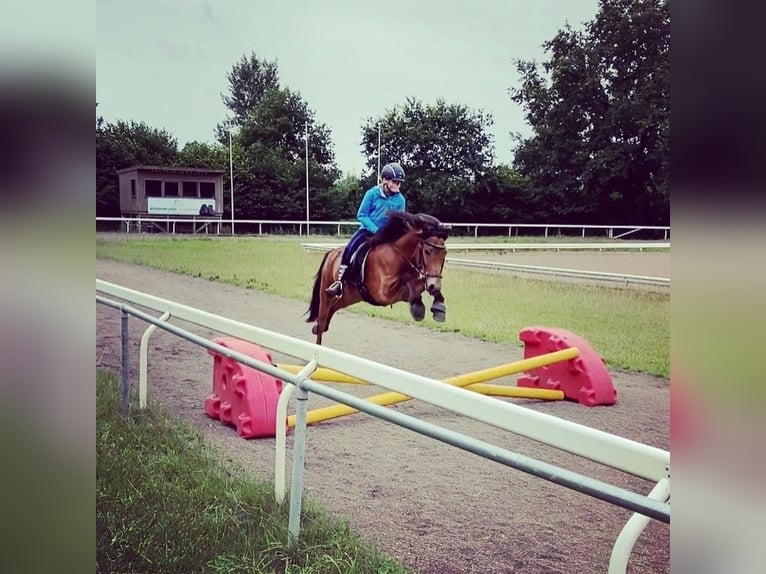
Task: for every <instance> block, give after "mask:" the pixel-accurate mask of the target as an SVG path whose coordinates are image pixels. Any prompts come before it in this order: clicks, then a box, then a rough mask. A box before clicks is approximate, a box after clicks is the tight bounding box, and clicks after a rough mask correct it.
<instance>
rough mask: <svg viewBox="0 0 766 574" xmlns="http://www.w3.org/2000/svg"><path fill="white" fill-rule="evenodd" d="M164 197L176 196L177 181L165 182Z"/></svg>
mask: <svg viewBox="0 0 766 574" xmlns="http://www.w3.org/2000/svg"><path fill="white" fill-rule="evenodd" d="M165 197H178V182H177V181H166V182H165Z"/></svg>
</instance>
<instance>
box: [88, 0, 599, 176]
mask: <svg viewBox="0 0 766 574" xmlns="http://www.w3.org/2000/svg"><path fill="white" fill-rule="evenodd" d="M597 12H598V0H570V1H567V0H453V1H449V0H444V1H439V0H389V1H387V2H370V1H367V0H314V1H311V0H218V1H212V0H211V1H182V0H133V1H127V0H97V20H96V22H97V25H96V46H97V48H96V100H97V102H98V104H99V105H98V111H97V113H98V115H101V116H103V117H104V119H105V120H106V121H107V122H115V121H117V120H134V121H138V122H145V123H146V124H147V125H149V126H151V127H153V128H158V129H165V130H167V131H168V132H169V133H171V134H172V135H173V136H174V137H175V138H176V139H177V140H178V144H179V147H183V145H184V144H186V143H187V142H190V141H201V142H210V143H212V142H213V141H214V134H215V126H216V125H217V124H218V123H220V122H222V121H223V120H224V119H225V118H227V117H228V116H229V112H228V110H227V108H226V107H225V106H224V104H223V101H222V99H221V94H224V93H228V92H229V82H228V80H227V78H226V76H227V74H228V73H229V72H230V71H231V69H232V66H233V65H234V64H235V63H237V62H238V61H239V60H240V59H241V58H242V56H247V57H249V56H250V54H251V53H255V55H256V57H257V58H258V59H259V60H262V61H276V63H277V67H278V70H279V76H280V83H281V85H282V87H287V88H290V89H291V90H294V91H297V92H299V93H300V95H301V96H302V98H303V99H304V101H305V102H306V103H307V104H308V107H309V108H310V109H311V110H313V111H314V112H315V118H316V120H317V121H318V122H320V123H323V124H325V125H326V126H327V127H328V128H329V129H330V131H331V133H332V141H333V148H334V151H335V157H336V161H337V163H338V167H339V168H340V169H341V170H342V172H343V173H344V174H354V175H358V174H359V173H360V172H361V170H362V169H363V168H364V156H363V155H362V152H361V144H360V142H361V129H362V124H363V123H364V122H365V120H366V119H367V118H376V117H380V116H382V115H383V114H385V113H386V112H387V111H389V110H391V109H393V108H394V107H395V106H397V105H403V104H404V103H405V102H406V101H407V98H410V97H412V98H416V99H418V100H421V101H422V102H424V103H426V104H432V103H435V102H436V101H437V100H438V99H443V100H444V101H445V102H446V103H447V104H463V105H466V106H467V107H468V108H469V109H470V110H472V111H474V112H479V111H482V112H485V113H488V114H491V115H492V117H493V119H494V125H493V126H492V128H491V129H490V132H491V134H492V135H493V137H494V143H495V158H496V161H497V162H499V163H510V162H511V160H512V159H513V154H512V149H513V140H512V137H511V135H510V134H511V132H519V133H521V134H522V135H524V136H528V135H530V134H531V129H530V127H529V126H528V124H527V123H526V120H525V118H524V110H523V109H522V107H521V106H519V105H518V104H516V103H515V102H513V101H512V100H511V99H510V95H509V88H512V87H518V86H519V80H520V78H519V75H518V73H517V71H516V66H515V61H516V60H517V59H522V60H536V61H537V62H540V63H542V62H544V61H546V60H548V59H549V54H547V53H546V52H545V51H544V49H543V47H542V44H543V43H544V42H545V41H547V40H550V39H552V38H553V37H554V36H555V34H556V33H557V32H558V31H559V30H560V29H562V28H563V27H564V26H565V25H566V24H567V23H568V24H569V25H570V26H572V27H573V28H574V29H583V27H584V24H585V23H586V22H589V21H591V20H593V18H594V17H595V15H596V13H597ZM404 167H405V169H406V166H404Z"/></svg>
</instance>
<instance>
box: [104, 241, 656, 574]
mask: <svg viewBox="0 0 766 574" xmlns="http://www.w3.org/2000/svg"><path fill="white" fill-rule="evenodd" d="M647 256H649V258H650V259H652V260H653V263H644V262H645V260H646V258H647ZM460 257H463V255H462V254H461V255H460ZM507 257H508V258H507V259H505V260H507V261H513V262H519V263H526V262H530V261H533V262H530V263H528V264H535V265H549V266H556V267H568V268H575V265H578V261H579V262H580V263H579V265H580V267H579V268H581V269H593V270H600V271H613V272H623V273H632V274H642V275H652V276H658V277H662V276H669V271H670V255H669V253H664V254H656V253H643V254H632V253H619V254H617V253H600V254H583V253H578V254H573V253H557V254H554V253H549V254H547V255H545V254H540V253H535V254H519V253H515V254H509V255H508V256H507ZM593 257H596V260H595V261H594V260H593ZM476 258H482V259H483V258H485V256H484V255H482V256H481V257H478V256H477V257H476ZM639 261H641V262H642V263H638V262H639ZM642 265H646V267H642ZM96 277H97V278H99V279H103V280H106V281H110V282H114V283H117V284H120V285H123V286H126V287H131V288H133V289H137V290H140V291H144V292H148V293H152V294H154V295H157V296H160V297H165V298H168V299H172V300H175V301H178V302H181V303H184V304H187V305H191V306H194V307H197V308H200V309H204V310H207V311H210V312H213V313H216V314H220V315H223V316H226V317H230V318H234V319H237V320H240V321H244V322H247V323H251V324H253V325H256V326H258V327H262V328H265V329H270V330H273V331H278V332H280V333H284V334H287V335H291V336H294V337H297V338H299V339H302V340H306V341H313V337H312V335H311V333H310V325H308V324H307V323H305V322H304V320H303V317H302V314H303V313H304V311H305V310H306V306H307V304H306V303H302V302H300V301H293V300H288V299H284V298H280V297H276V296H272V295H267V294H262V293H258V292H255V291H251V290H246V289H242V288H237V287H233V286H227V285H221V284H217V283H213V282H210V281H207V280H203V279H194V278H190V277H185V276H179V275H174V274H170V273H166V272H162V271H156V270H151V269H146V268H142V267H137V266H134V265H129V264H122V263H115V262H107V261H97V264H96ZM429 320H430V318H427V319H426V321H429ZM130 323H131V329H130V331H131V364H132V368H131V375H132V376H131V379H132V381H133V383H134V384H137V375H136V373H137V370H138V342H139V338H140V334H141V333H142V332H143V330H144V329H145V327H146V325H145V324H143V323H142V322H141V321H139V320H137V319H131V322H130ZM179 324H181V325H183V326H185V327H187V328H189V329H190V330H191V331H193V332H197V333H199V334H201V335H203V336H205V337H209V338H212V337H214V336H218V334H217V333H213V332H210V331H207V330H205V329H201V328H199V327H194V326H190V325H188V324H183V323H179ZM96 334H97V347H96V361H97V364H98V365H100V366H104V367H109V368H113V369H114V370H118V369H119V364H120V356H119V352H120V323H119V316H118V312H117V311H115V310H113V309H110V308H107V307H104V306H102V305H97V319H96ZM382 341H385V343H384V344H382V343H381V342H382ZM325 344H326V345H328V346H331V347H334V348H338V349H341V350H344V351H347V352H350V353H354V354H357V355H361V356H364V357H366V358H369V359H372V360H376V361H379V362H382V363H386V364H389V365H392V366H395V367H399V368H403V369H406V370H409V371H412V372H415V373H418V374H423V375H428V376H433V377H435V378H446V377H450V376H454V375H458V374H462V373H466V372H470V371H474V370H478V369H483V368H487V367H490V366H495V365H498V364H501V363H505V362H508V361H513V360H516V359H519V358H521V349H520V348H515V347H508V346H506V345H499V344H492V343H484V342H480V341H476V340H473V339H469V338H466V337H463V336H461V335H459V334H451V333H436V332H430V331H426V330H424V329H422V328H420V327H418V326H415V325H401V324H395V323H391V322H388V321H385V320H380V319H372V318H367V317H361V316H357V315H354V314H351V313H347V312H340V313H339V314H338V315H337V316H336V317H335V318H334V320H333V324H332V329H331V330H330V331H329V332H328V333H327V335H326V338H325ZM273 358H274V361H275V362H283V363H295V362H296V361H295V360H293V359H292V358H291V357H284V356H280V355H278V354H274V356H273ZM612 376H613V380H614V384H615V387H616V388H617V391H618V398H619V400H618V403H617V405H614V406H610V407H595V408H588V407H584V406H581V405H579V404H576V403H569V402H540V401H520V400H518V399H498V400H514V401H516V402H518V403H519V404H523V405H525V406H528V407H529V408H532V409H535V410H539V411H541V412H545V413H549V414H553V415H555V416H558V417H561V418H564V419H567V420H571V421H574V422H578V423H582V424H585V425H588V426H591V427H594V428H598V429H602V430H605V431H608V432H611V433H614V434H617V435H620V436H623V437H627V438H630V439H633V440H637V441H641V442H644V443H646V444H650V445H653V446H657V447H660V448H663V449H669V448H670V440H669V421H670V414H669V413H670V399H669V394H670V393H669V382H668V380H666V379H663V378H658V377H651V376H647V375H642V374H635V373H628V372H612ZM496 382H498V383H502V382H512V381H503V380H500V381H496ZM211 390H212V359H211V357H210V356H209V355H208V354H207V352H206V351H205V350H203V349H201V348H199V347H197V346H195V345H193V344H191V343H188V342H187V341H185V340H182V339H179V338H176V337H175V336H173V335H171V334H169V333H167V332H165V331H161V330H158V331H157V332H156V333H155V334H154V335H153V336H152V339H151V344H150V353H149V393H150V401H153V402H156V403H159V404H162V405H164V406H166V407H167V408H168V409H170V410H171V411H172V412H173V413H175V414H177V415H179V416H181V417H183V418H185V419H187V420H188V421H190V422H191V423H192V424H193V425H194V426H195V427H197V428H198V429H199V430H200V431H201V432H202V433H203V435H204V436H205V437H206V439H207V440H208V441H209V442H210V443H211V444H212V445H215V446H216V447H217V448H218V449H220V452H221V453H222V456H223V458H224V461H233V462H235V463H236V464H239V465H241V466H243V467H244V468H245V469H247V470H248V471H249V472H252V473H254V474H255V475H257V476H258V477H260V478H263V479H266V480H272V479H273V477H274V439H256V440H249V441H248V440H243V439H241V438H238V437H237V436H236V432H235V430H234V429H233V427H228V426H224V425H222V424H221V423H220V422H219V421H216V420H212V419H210V418H208V417H207V416H206V415H205V413H204V410H203V403H204V399H205V397H206V396H207V395H209V394H210V392H211ZM344 390H347V391H350V392H354V393H355V394H358V395H360V396H366V395H371V394H375V393H376V392H380V391H382V390H383V389H378V388H374V387H373V388H370V387H361V386H350V385H344ZM324 404H326V401H324V399H321V398H312V399H311V401H310V403H309V408H313V407H315V406H322V405H324ZM392 408H396V409H399V410H401V411H402V412H406V413H409V414H413V415H416V416H418V417H420V418H423V419H424V420H427V421H430V422H434V423H436V424H440V425H442V426H445V427H447V428H451V429H456V430H459V431H461V432H465V433H466V434H469V435H471V436H474V437H477V438H481V439H483V440H486V441H488V442H490V443H493V444H496V445H499V446H502V447H504V448H506V449H509V450H512V451H515V452H519V453H522V454H526V455H529V456H533V457H535V458H538V459H540V460H543V461H546V462H551V463H555V464H557V465H560V466H562V467H564V468H567V469H569V470H572V471H575V472H580V473H583V474H587V475H589V476H592V477H594V478H597V479H600V480H604V481H607V482H609V483H611V484H614V485H617V486H621V487H624V488H628V489H630V490H633V491H635V492H641V493H648V492H649V490H651V488H652V486H653V485H652V484H650V483H648V482H647V481H644V480H642V479H639V478H636V477H632V476H630V475H626V474H624V473H622V472H620V471H616V470H613V469H610V468H607V467H604V466H602V465H599V464H596V463H593V462H590V461H587V460H584V459H581V458H579V457H576V456H574V455H569V454H568V453H564V452H561V451H558V450H556V449H554V448H551V447H548V446H546V445H543V444H539V443H537V442H534V441H531V440H529V439H525V438H523V437H518V436H516V435H513V434H511V433H508V432H506V431H501V430H499V429H496V428H494V427H490V426H488V425H485V424H483V423H479V422H476V421H472V420H470V419H467V418H465V417H462V416H460V415H456V414H453V413H450V412H447V411H443V410H441V409H439V408H437V407H433V406H430V405H428V404H425V403H421V402H417V401H408V402H405V403H401V404H400V405H397V406H395V407H392ZM291 441H292V435H290V436H288V450H289V449H290V447H291ZM288 464H290V460H289V455H288ZM288 468H289V467H288ZM306 494H307V495H308V496H309V497H310V498H312V499H313V500H314V501H316V502H318V503H319V504H321V505H322V506H324V507H325V508H327V509H328V510H329V511H330V512H332V513H333V514H335V515H338V516H342V517H345V518H346V519H348V520H349V522H350V524H351V525H352V527H353V528H354V529H355V530H356V531H358V532H359V533H361V534H362V535H363V536H365V537H366V538H368V539H370V540H371V541H373V542H374V543H375V544H376V545H377V546H378V547H379V548H381V549H382V550H383V551H385V552H387V553H389V554H391V555H393V556H395V557H396V558H397V559H399V560H400V561H402V562H403V563H404V564H406V565H407V566H408V567H410V568H411V569H412V570H413V571H414V572H422V573H429V574H436V573H439V574H442V573H467V572H482V573H487V572H497V573H500V572H508V573H510V572H515V573H535V574H538V573H556V572H559V573H567V574H569V573H587V572H606V571H607V569H608V564H609V555H610V552H611V548H612V545H613V544H614V541H615V539H616V537H617V535H618V534H619V532H620V530H621V528H622V527H623V525H624V524H625V522H626V520H627V519H628V518H629V517H630V512H629V511H626V510H622V509H620V508H618V507H615V506H612V505H610V504H607V503H605V502H601V501H599V500H596V499H593V498H590V497H588V496H586V495H583V494H580V493H577V492H574V491H571V490H568V489H566V488H564V487H560V486H557V485H555V484H552V483H549V482H546V481H543V480H540V479H537V478H534V477H531V476H529V475H526V474H524V473H521V472H519V471H516V470H514V469H511V468H508V467H506V466H503V465H500V464H498V463H494V462H491V461H488V460H485V459H483V458H480V457H478V456H476V455H473V454H471V453H468V452H465V451H462V450H460V449H457V448H455V447H451V446H448V445H445V444H442V443H440V442H437V441H434V440H432V439H428V438H425V437H421V436H420V435H417V434H415V433H412V432H411V431H408V430H405V429H402V428H399V427H396V426H394V425H391V424H387V423H384V422H382V421H379V420H377V419H375V418H373V417H370V416H367V415H364V414H356V415H352V416H349V417H345V418H342V419H337V420H334V421H328V422H325V423H322V424H319V425H314V426H312V427H310V428H309V433H308V443H307V457H306ZM669 530H670V529H669V526H667V525H665V524H662V523H659V522H656V521H651V522H650V524H649V527H648V528H647V530H646V531H645V532H644V534H643V535H642V536H641V538H640V539H639V541H638V543H637V545H636V548H635V550H634V553H633V555H632V558H631V561H630V565H629V569H628V571H629V572H632V573H638V572H642V573H665V572H669V571H670V540H669V538H670V536H669Z"/></svg>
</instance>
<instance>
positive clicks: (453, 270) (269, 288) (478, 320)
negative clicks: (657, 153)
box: [96, 236, 670, 377]
mask: <svg viewBox="0 0 766 574" xmlns="http://www.w3.org/2000/svg"><path fill="white" fill-rule="evenodd" d="M468 239H469V238H455V241H459V242H461V243H465V242H467V241H468ZM304 240H305V238H304ZM313 240H314V241H316V239H315V238H314V239H313ZM299 241H300V239H296V238H279V239H273V238H272V239H262V238H237V239H232V238H222V239H211V238H196V237H173V238H166V237H162V238H150V239H136V238H132V237H126V236H115V238H108V239H102V238H98V239H97V241H96V257H98V258H108V259H115V260H120V261H127V262H130V263H136V264H139V265H145V266H149V267H155V268H159V269H165V270H167V271H172V272H175V273H183V274H187V275H191V276H194V277H202V278H205V279H210V280H213V281H220V282H223V283H230V284H234V285H239V286H242V287H247V288H252V289H258V290H261V291H265V292H269V293H274V294H277V295H281V296H284V297H289V298H293V299H299V300H303V301H306V303H307V305H308V300H309V297H310V293H311V287H312V284H313V277H314V274H315V272H316V270H317V268H318V266H319V264H320V262H321V258H322V254H321V253H318V252H307V251H305V250H304V249H303V248H301V247H300V245H299ZM448 247H449V243H448ZM443 281H444V295H445V297H446V299H447V305H448V315H447V322H446V323H443V324H438V323H434V322H433V321H432V320H431V319H430V318H427V319H426V321H425V322H424V323H421V324H419V325H420V326H422V327H423V328H430V329H438V330H444V331H454V332H460V333H462V334H464V335H467V336H470V337H475V338H478V339H482V340H486V341H493V342H498V343H507V344H510V345H516V346H518V345H519V344H520V343H519V340H518V333H519V331H520V330H521V329H523V328H524V327H527V326H531V325H544V326H551V327H561V328H564V329H568V330H570V331H573V332H575V333H577V334H578V335H580V336H581V337H584V338H585V339H586V340H587V341H589V342H590V344H591V345H592V346H593V348H594V349H596V350H597V351H598V352H599V353H600V354H601V355H602V356H603V357H604V359H605V361H606V363H607V365H608V366H609V367H610V368H618V369H624V370H631V371H638V372H645V373H649V374H653V375H659V376H663V377H668V376H669V374H670V295H669V294H668V293H658V292H652V291H648V290H643V289H626V288H621V287H615V286H589V285H579V284H574V283H565V282H558V281H549V280H544V279H526V278H519V277H514V276H511V275H507V274H502V273H498V272H494V271H489V270H487V271H479V270H467V269H461V268H457V267H450V266H449V265H447V266H446V267H445V270H444V279H443ZM347 311H348V312H353V313H361V314H365V315H370V316H375V317H383V318H387V319H391V320H394V321H400V322H405V323H409V324H413V321H412V319H411V318H410V315H409V311H408V309H407V306H406V305H404V304H401V305H395V306H394V307H393V308H388V307H372V306H370V305H356V306H353V307H350V308H349V309H348V310H347Z"/></svg>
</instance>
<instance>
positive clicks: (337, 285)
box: [325, 280, 343, 297]
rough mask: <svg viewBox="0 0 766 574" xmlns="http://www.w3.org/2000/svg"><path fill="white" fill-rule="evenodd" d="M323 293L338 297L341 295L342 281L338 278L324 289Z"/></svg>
mask: <svg viewBox="0 0 766 574" xmlns="http://www.w3.org/2000/svg"><path fill="white" fill-rule="evenodd" d="M325 293H327V294H328V295H333V296H335V297H340V296H341V295H343V283H342V282H341V281H340V280H338V281H335V282H334V283H333V284H332V285H330V286H329V287H328V288H327V289H325Z"/></svg>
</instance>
